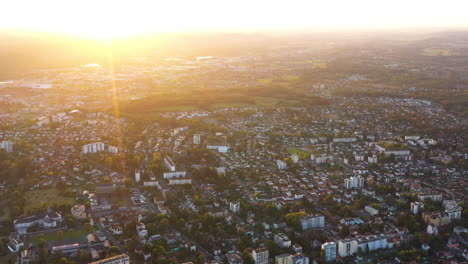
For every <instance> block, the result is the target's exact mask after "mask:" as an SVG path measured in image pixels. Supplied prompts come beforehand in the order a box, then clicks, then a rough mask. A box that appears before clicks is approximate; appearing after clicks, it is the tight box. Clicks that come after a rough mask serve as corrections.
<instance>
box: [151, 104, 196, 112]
mask: <svg viewBox="0 0 468 264" xmlns="http://www.w3.org/2000/svg"><path fill="white" fill-rule="evenodd" d="M196 109H197V108H196V107H194V106H183V105H179V106H168V107H162V108H159V109H158V110H159V111H161V112H185V111H193V110H196Z"/></svg>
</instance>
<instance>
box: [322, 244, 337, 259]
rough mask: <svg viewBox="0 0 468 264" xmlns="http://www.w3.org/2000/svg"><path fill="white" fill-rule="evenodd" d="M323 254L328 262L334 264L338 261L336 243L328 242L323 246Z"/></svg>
mask: <svg viewBox="0 0 468 264" xmlns="http://www.w3.org/2000/svg"><path fill="white" fill-rule="evenodd" d="M322 252H323V256H324V257H325V261H326V262H332V261H335V260H336V243H335V242H326V243H323V244H322Z"/></svg>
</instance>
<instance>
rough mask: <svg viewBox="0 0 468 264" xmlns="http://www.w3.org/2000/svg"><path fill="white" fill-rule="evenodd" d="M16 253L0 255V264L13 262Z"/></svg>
mask: <svg viewBox="0 0 468 264" xmlns="http://www.w3.org/2000/svg"><path fill="white" fill-rule="evenodd" d="M15 261H16V255H7V256H3V257H0V264H8V263H15Z"/></svg>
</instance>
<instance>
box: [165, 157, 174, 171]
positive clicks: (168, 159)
mask: <svg viewBox="0 0 468 264" xmlns="http://www.w3.org/2000/svg"><path fill="white" fill-rule="evenodd" d="M164 164H166V167H167V168H168V169H169V170H170V171H176V166H175V163H174V162H173V161H172V159H171V157H169V156H166V157H164Z"/></svg>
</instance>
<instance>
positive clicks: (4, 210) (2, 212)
mask: <svg viewBox="0 0 468 264" xmlns="http://www.w3.org/2000/svg"><path fill="white" fill-rule="evenodd" d="M7 202H8V201H1V202H0V221H5V220H8V219H9V218H10V207H8V206H6V204H7Z"/></svg>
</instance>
